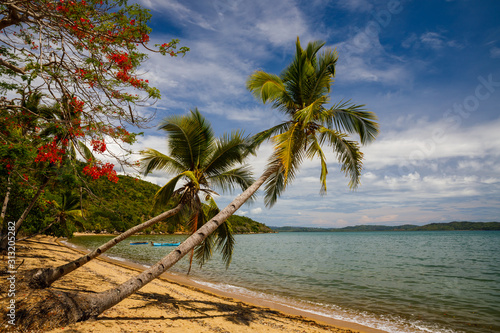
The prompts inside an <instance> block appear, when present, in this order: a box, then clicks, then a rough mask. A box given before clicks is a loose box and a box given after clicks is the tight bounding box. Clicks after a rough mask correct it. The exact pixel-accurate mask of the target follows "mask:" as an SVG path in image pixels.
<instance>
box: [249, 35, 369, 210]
mask: <svg viewBox="0 0 500 333" xmlns="http://www.w3.org/2000/svg"><path fill="white" fill-rule="evenodd" d="M324 45H325V43H324V42H319V41H317V42H311V43H308V45H307V47H306V49H303V48H302V47H301V45H300V41H299V39H298V38H297V43H296V53H295V57H294V58H293V60H292V62H291V64H290V65H289V66H288V67H287V68H285V69H284V70H283V72H282V73H281V74H280V75H279V76H278V75H275V74H270V73H266V72H263V71H256V72H254V73H253V74H252V75H251V76H250V77H249V79H248V81H247V88H248V89H249V90H250V91H251V92H252V93H253V94H254V96H255V97H256V98H258V99H260V100H262V102H263V103H267V102H271V103H272V106H273V108H275V109H277V110H278V111H280V112H282V113H283V114H284V115H285V116H286V117H287V118H288V119H287V121H285V122H283V123H281V124H278V125H276V126H274V127H272V128H270V129H268V130H265V131H262V132H260V133H258V134H257V135H255V137H254V139H255V144H256V145H259V144H261V143H262V142H264V141H265V140H268V139H270V140H271V141H272V142H273V144H274V154H273V156H272V158H271V159H270V161H269V167H274V168H276V169H277V171H276V172H275V173H274V174H273V175H272V176H271V177H270V178H269V180H268V182H267V184H266V188H265V192H266V196H265V202H266V205H268V206H272V205H273V204H274V203H275V202H276V200H277V198H278V196H279V195H280V194H281V193H282V192H283V191H284V190H285V187H286V186H287V184H289V183H290V182H291V181H292V180H293V179H294V178H295V175H296V173H297V171H298V168H299V166H300V164H301V163H302V161H303V160H304V158H310V159H313V158H315V157H318V158H319V159H320V161H321V173H320V182H321V193H326V176H327V174H328V167H327V163H326V157H325V154H324V152H323V150H322V145H324V144H326V145H329V146H331V147H332V148H333V151H334V153H336V155H337V159H338V161H339V163H340V164H341V170H342V171H344V172H345V173H346V175H348V176H349V177H350V178H351V181H350V186H351V187H353V188H355V187H356V186H357V185H358V184H359V181H360V173H361V166H362V157H363V154H362V153H361V151H360V149H359V145H358V143H357V142H355V141H352V140H350V139H349V137H348V135H347V134H345V133H343V132H347V133H349V134H357V135H359V137H360V141H361V143H362V144H365V143H368V142H371V141H372V140H374V139H375V137H376V136H377V134H378V124H377V123H376V120H377V117H376V116H375V114H374V113H373V112H369V111H366V110H365V109H364V106H363V105H355V104H352V103H350V102H343V101H341V102H339V103H337V104H335V105H333V106H331V107H327V106H326V105H327V104H328V103H329V101H330V96H329V94H330V91H331V86H332V84H333V78H334V75H335V65H336V63H337V53H336V52H335V51H334V50H331V49H326V50H324V51H323V52H322V53H319V51H320V49H321V48H322V47H323V46H324Z"/></svg>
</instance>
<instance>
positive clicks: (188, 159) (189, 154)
mask: <svg viewBox="0 0 500 333" xmlns="http://www.w3.org/2000/svg"><path fill="white" fill-rule="evenodd" d="M159 128H160V129H162V130H164V131H166V132H167V135H168V142H167V143H168V147H169V151H170V155H171V156H175V157H176V159H177V160H178V161H182V164H183V165H187V166H190V168H194V167H195V166H197V165H198V164H200V163H203V156H204V155H206V154H207V152H208V151H210V149H211V146H212V145H213V141H214V134H213V130H212V127H211V126H210V124H209V123H208V122H207V121H206V119H205V118H203V116H202V115H201V114H200V113H199V111H198V110H197V109H195V110H192V111H191V112H190V114H189V115H187V116H182V117H180V116H172V117H168V118H166V119H164V120H163V122H162V123H160V126H159Z"/></svg>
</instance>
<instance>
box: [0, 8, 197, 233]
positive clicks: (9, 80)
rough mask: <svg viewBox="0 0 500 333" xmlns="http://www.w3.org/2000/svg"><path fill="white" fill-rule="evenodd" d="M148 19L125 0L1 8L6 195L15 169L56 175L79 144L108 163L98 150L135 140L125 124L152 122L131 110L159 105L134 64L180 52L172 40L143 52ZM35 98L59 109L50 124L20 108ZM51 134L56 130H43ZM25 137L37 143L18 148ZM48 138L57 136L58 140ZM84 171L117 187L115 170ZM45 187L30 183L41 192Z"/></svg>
mask: <svg viewBox="0 0 500 333" xmlns="http://www.w3.org/2000/svg"><path fill="white" fill-rule="evenodd" d="M150 19H151V14H150V13H149V11H148V10H147V9H144V8H142V7H141V6H139V5H138V4H132V5H129V4H127V1H125V0H103V1H100V0H99V1H98V0H88V1H85V0H81V1H66V0H59V1H54V0H2V1H1V2H0V93H1V94H2V95H3V96H4V97H1V98H0V173H1V174H2V180H1V182H3V183H5V186H6V188H7V187H9V188H10V187H12V186H14V185H15V184H16V182H17V181H16V179H17V180H21V179H23V175H22V169H23V167H25V166H26V165H28V164H30V163H31V165H33V164H37V168H36V169H40V170H41V169H44V168H45V169H47V168H48V167H49V168H52V169H54V168H57V167H59V166H60V165H61V163H63V161H64V155H65V154H68V152H69V151H70V149H68V147H72V148H74V150H76V151H77V152H78V153H79V155H80V156H82V157H83V156H86V155H88V154H85V151H83V150H84V146H85V145H81V144H80V143H84V144H86V146H88V147H91V149H92V150H93V152H95V153H98V155H99V156H106V155H113V152H111V151H110V150H109V149H108V147H107V145H106V143H108V144H109V142H110V141H112V142H114V143H117V144H118V145H120V146H121V147H123V146H122V145H123V144H124V143H132V142H133V141H134V139H135V134H134V133H130V132H128V131H127V129H126V128H127V126H129V127H130V125H133V126H135V127H136V128H141V127H144V126H146V125H147V123H148V122H149V121H150V120H151V117H152V115H148V114H147V113H145V112H139V108H140V107H143V106H151V105H153V104H154V103H155V101H156V100H158V99H159V98H160V92H159V90H158V89H157V88H155V87H152V86H151V85H150V84H149V82H148V80H146V79H144V73H142V72H141V71H140V69H139V68H140V67H141V64H143V63H144V62H145V61H146V60H147V58H148V54H149V53H152V52H157V53H160V54H162V55H169V56H172V57H174V56H177V55H179V54H182V55H183V54H185V53H186V52H187V51H188V48H186V47H178V46H179V45H178V43H179V41H178V40H176V39H173V40H171V41H170V42H167V43H163V44H154V45H151V42H150V37H149V34H150V33H151V28H149V27H148V23H149V21H150ZM33 94H40V95H41V96H42V98H41V101H40V103H42V104H45V105H55V104H57V108H58V115H57V117H47V116H46V115H45V114H43V113H40V112H35V111H33V109H32V108H28V107H26V105H27V101H28V100H29V98H30V96H32V95H33ZM35 119H36V121H35ZM49 127H50V128H52V129H56V130H53V131H52V132H50V131H47V128H49ZM26 128H28V129H26ZM23 131H24V132H25V133H28V132H29V134H30V137H28V139H32V142H33V140H37V144H31V145H26V142H25V141H26V137H25V136H23V135H22V132H23ZM56 133H64V138H62V137H61V135H59V136H58V135H57V134H56ZM79 142H80V143H79ZM123 148H125V147H123ZM21 157H22V158H21ZM113 157H115V160H117V161H119V163H120V164H121V165H122V166H124V165H127V164H132V162H131V161H129V160H128V159H127V158H126V157H120V156H114V155H113ZM86 163H87V165H86V166H85V167H84V168H83V173H84V174H86V175H88V176H90V178H92V179H97V178H99V177H101V176H106V177H108V179H110V180H112V181H115V180H116V179H117V178H116V171H115V166H114V165H112V164H109V163H104V162H103V161H101V160H99V159H96V158H91V159H86ZM43 184H45V183H44V182H38V184H36V183H33V184H31V185H32V186H33V187H38V189H39V190H40V189H41V188H43ZM7 194H8V191H7ZM34 199H35V198H34ZM7 201H8V200H4V205H3V207H2V211H3V208H4V207H5V208H6V202H7ZM23 215H24V214H23ZM3 216H5V215H4V214H3V215H2V217H3ZM19 222H22V221H17V223H16V231H17V229H18V227H19V226H18V225H17V224H19V225H20V223H19Z"/></svg>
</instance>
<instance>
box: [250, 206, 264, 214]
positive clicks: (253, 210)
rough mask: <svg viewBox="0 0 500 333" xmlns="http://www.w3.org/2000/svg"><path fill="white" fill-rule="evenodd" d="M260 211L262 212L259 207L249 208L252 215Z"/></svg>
mask: <svg viewBox="0 0 500 333" xmlns="http://www.w3.org/2000/svg"><path fill="white" fill-rule="evenodd" d="M260 213H262V208H260V207H257V208H253V209H250V214H252V215H258V214H260Z"/></svg>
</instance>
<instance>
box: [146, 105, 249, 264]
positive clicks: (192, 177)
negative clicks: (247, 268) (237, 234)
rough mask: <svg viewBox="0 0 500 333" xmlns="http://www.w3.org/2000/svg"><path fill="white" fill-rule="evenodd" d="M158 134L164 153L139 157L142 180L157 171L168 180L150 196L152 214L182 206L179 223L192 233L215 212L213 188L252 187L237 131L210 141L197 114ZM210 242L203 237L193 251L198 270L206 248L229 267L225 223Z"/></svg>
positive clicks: (245, 146) (245, 142)
mask: <svg viewBox="0 0 500 333" xmlns="http://www.w3.org/2000/svg"><path fill="white" fill-rule="evenodd" d="M159 128H160V129H161V130H164V131H165V132H166V133H167V137H168V140H167V147H168V152H169V153H168V155H165V154H162V153H160V152H159V151H157V150H154V149H147V150H145V151H143V152H142V154H143V155H144V156H145V157H144V158H143V159H142V164H143V170H144V174H148V173H150V172H152V171H153V170H161V171H165V172H167V173H168V174H172V175H174V177H173V178H172V179H171V180H170V181H168V182H167V184H165V185H164V186H163V187H162V188H161V189H160V190H158V192H157V193H156V195H155V208H160V207H163V206H164V205H166V204H167V203H169V202H170V201H171V200H173V201H177V202H182V203H184V204H185V207H186V210H184V214H181V215H180V217H181V218H183V217H185V216H186V214H187V215H188V218H187V221H189V223H188V228H189V230H190V232H191V233H193V232H195V231H196V230H198V229H199V227H201V226H202V225H203V224H205V223H206V222H207V221H209V220H210V218H212V217H213V216H214V215H215V214H216V213H217V212H218V208H217V206H216V204H215V201H214V200H213V195H217V192H215V190H214V189H215V188H217V189H220V190H222V191H223V192H226V191H230V190H232V189H234V188H235V187H237V186H239V187H241V189H242V190H245V189H246V188H248V187H249V186H250V185H251V184H252V183H253V182H254V179H253V178H252V176H251V172H250V169H249V167H248V166H247V165H242V163H243V161H244V159H245V158H246V156H247V155H248V153H249V152H250V146H251V145H250V140H249V138H248V137H246V136H243V133H242V132H239V131H235V132H232V133H231V134H224V135H222V136H221V137H220V138H217V137H215V135H214V132H213V130H212V127H211V125H210V123H209V122H208V121H207V120H206V119H205V118H204V117H203V116H202V115H201V113H200V112H199V111H198V109H194V110H192V111H191V112H190V113H189V114H188V115H185V116H171V117H168V118H166V119H165V120H164V121H163V122H162V123H161V124H160V126H159ZM200 196H201V198H200ZM177 220H179V216H178V217H177ZM216 236H217V240H216V239H215V238H214V237H208V238H207V239H206V240H205V242H204V243H203V244H201V245H200V246H199V247H198V248H197V250H196V257H197V259H198V260H199V261H200V264H203V263H204V262H205V261H206V260H207V259H208V258H209V257H210V255H211V253H212V245H214V244H216V243H217V247H218V248H219V249H220V250H221V252H222V254H223V260H224V261H225V262H226V264H227V265H229V263H230V260H231V253H232V249H233V245H234V239H233V236H232V232H231V226H230V225H229V223H228V222H227V221H226V223H224V224H222V225H221V227H219V228H218V229H217V232H216Z"/></svg>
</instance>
